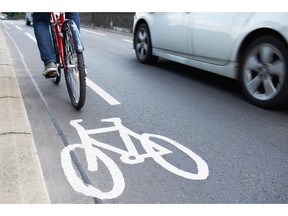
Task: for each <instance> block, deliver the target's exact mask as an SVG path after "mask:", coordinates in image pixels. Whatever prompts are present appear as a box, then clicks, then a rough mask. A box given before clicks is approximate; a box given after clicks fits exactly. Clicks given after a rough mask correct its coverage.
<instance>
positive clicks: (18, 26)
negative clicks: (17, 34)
mask: <svg viewBox="0 0 288 216" xmlns="http://www.w3.org/2000/svg"><path fill="white" fill-rule="evenodd" d="M15 28H17V29H19V30H20V31H22V30H23V29H22V28H20V27H19V26H17V25H15Z"/></svg>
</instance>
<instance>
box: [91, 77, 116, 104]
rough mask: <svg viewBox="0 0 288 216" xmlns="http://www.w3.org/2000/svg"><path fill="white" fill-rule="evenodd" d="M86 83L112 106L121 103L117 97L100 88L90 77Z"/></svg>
mask: <svg viewBox="0 0 288 216" xmlns="http://www.w3.org/2000/svg"><path fill="white" fill-rule="evenodd" d="M86 84H87V85H88V86H89V87H90V88H91V89H92V90H93V91H94V92H95V93H97V94H98V95H99V96H101V97H102V98H103V99H104V100H105V101H106V102H107V103H109V104H110V105H111V106H114V105H120V104H121V103H120V102H119V101H117V100H116V99H115V98H113V97H112V96H111V95H109V94H108V93H107V92H106V91H104V90H103V89H102V88H100V87H99V86H98V85H96V84H95V83H94V82H92V81H91V80H90V79H88V78H86Z"/></svg>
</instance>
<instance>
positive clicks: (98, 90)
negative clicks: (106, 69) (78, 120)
mask: <svg viewBox="0 0 288 216" xmlns="http://www.w3.org/2000/svg"><path fill="white" fill-rule="evenodd" d="M25 34H26V35H27V36H28V37H29V38H30V39H31V40H33V41H34V42H35V43H37V41H36V38H35V37H33V36H32V35H31V34H29V33H28V32H26V33H25ZM86 84H87V86H89V87H90V88H91V89H92V90H93V91H94V92H95V93H96V94H98V95H99V96H100V97H102V98H103V99H104V100H105V101H106V102H107V103H109V104H110V105H111V106H114V105H120V104H121V103H120V102H119V101H118V100H116V99H115V98H114V97H112V96H111V95H110V94H108V93H107V92H106V91H105V90H104V89H102V88H101V87H99V86H98V85H96V84H95V83H94V82H92V81H91V80H90V79H88V77H87V78H86Z"/></svg>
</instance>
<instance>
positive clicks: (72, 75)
mask: <svg viewBox="0 0 288 216" xmlns="http://www.w3.org/2000/svg"><path fill="white" fill-rule="evenodd" d="M74 42H75V39H74V38H73V34H72V32H71V29H70V27H69V25H67V26H66V27H65V28H64V29H63V46H64V59H65V65H66V68H65V70H64V72H65V80H66V86H67V90H68V94H69V97H70V100H71V103H72V105H73V107H74V108H75V109H77V110H80V109H81V108H82V107H83V106H84V104H85V99H86V71H85V64H84V56H83V52H78V51H76V49H75V43H74Z"/></svg>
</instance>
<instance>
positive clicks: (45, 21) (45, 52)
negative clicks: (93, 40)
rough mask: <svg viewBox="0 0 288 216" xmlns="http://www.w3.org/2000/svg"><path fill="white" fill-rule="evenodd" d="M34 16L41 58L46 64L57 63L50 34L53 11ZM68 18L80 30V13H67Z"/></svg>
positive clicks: (34, 14)
mask: <svg viewBox="0 0 288 216" xmlns="http://www.w3.org/2000/svg"><path fill="white" fill-rule="evenodd" d="M32 16H33V27H34V34H35V37H36V40H37V45H38V49H39V51H40V56H41V60H42V61H43V62H44V64H45V65H46V64H48V63H50V62H55V63H56V57H55V52H54V48H53V42H52V38H51V35H50V21H51V13H36V12H34V13H33V14H32ZM65 16H66V18H67V19H72V20H73V21H74V22H75V23H76V25H77V27H78V29H79V30H80V15H79V13H68V12H67V13H65Z"/></svg>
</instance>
